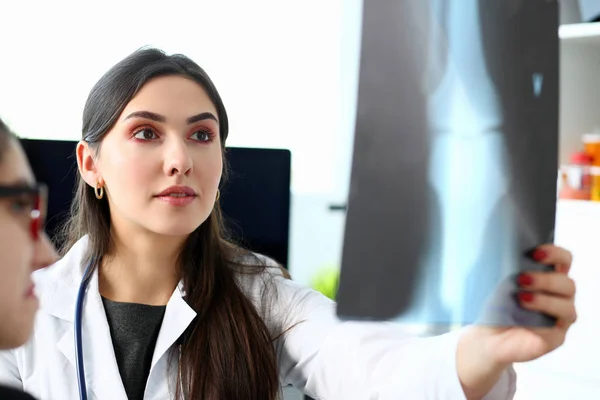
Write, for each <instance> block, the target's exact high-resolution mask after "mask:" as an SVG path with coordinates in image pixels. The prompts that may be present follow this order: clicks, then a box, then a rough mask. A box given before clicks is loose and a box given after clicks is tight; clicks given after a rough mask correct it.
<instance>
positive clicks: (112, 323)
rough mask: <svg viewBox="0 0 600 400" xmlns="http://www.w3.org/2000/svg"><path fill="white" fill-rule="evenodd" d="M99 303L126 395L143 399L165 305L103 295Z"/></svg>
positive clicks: (135, 398)
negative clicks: (107, 297)
mask: <svg viewBox="0 0 600 400" xmlns="http://www.w3.org/2000/svg"><path fill="white" fill-rule="evenodd" d="M102 302H103V303H104V310H105V311H106V319H107V320H108V326H109V327H110V336H111V339H112V343H113V347H114V350H115V357H116V359H117V365H118V366H119V373H120V374H121V380H122V381H123V386H124V387H125V393H127V398H128V399H129V400H142V399H143V398H144V391H145V389H146V382H147V380H148V374H149V373H150V366H151V364H152V355H153V354H154V348H155V347H156V339H157V338H158V332H159V331H160V327H161V325H162V320H163V317H164V316H165V310H166V308H167V307H166V306H149V305H146V304H136V303H121V302H116V301H112V300H109V299H106V298H104V297H103V298H102ZM2 398H3V397H1V396H0V399H2Z"/></svg>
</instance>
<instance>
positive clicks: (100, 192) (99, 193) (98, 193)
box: [94, 182, 104, 200]
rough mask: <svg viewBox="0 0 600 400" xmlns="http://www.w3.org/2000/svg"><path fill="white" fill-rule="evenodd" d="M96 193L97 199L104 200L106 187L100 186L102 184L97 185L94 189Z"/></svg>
mask: <svg viewBox="0 0 600 400" xmlns="http://www.w3.org/2000/svg"><path fill="white" fill-rule="evenodd" d="M94 193H95V194H96V198H97V199H98V200H102V198H103V197H104V187H102V186H100V182H98V183H97V184H96V187H95V188H94Z"/></svg>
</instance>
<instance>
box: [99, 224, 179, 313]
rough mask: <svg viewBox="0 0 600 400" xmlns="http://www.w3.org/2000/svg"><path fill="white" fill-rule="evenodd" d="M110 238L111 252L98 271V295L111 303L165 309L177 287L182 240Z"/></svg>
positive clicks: (148, 237)
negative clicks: (147, 305) (138, 304)
mask: <svg viewBox="0 0 600 400" xmlns="http://www.w3.org/2000/svg"><path fill="white" fill-rule="evenodd" d="M124 237H125V236H124V235H123V236H119V235H116V234H113V244H114V246H113V251H112V253H111V254H110V255H107V256H105V257H104V259H103V260H102V263H101V265H100V267H99V271H98V274H99V276H98V281H99V289H100V294H101V295H102V296H104V297H106V298H108V299H110V300H114V301H121V302H128V303H140V304H149V305H165V304H167V302H168V301H169V299H170V298H171V295H172V294H173V291H174V290H175V288H176V287H177V284H178V283H179V279H180V278H179V276H180V275H179V269H178V266H177V259H178V256H179V254H180V252H181V249H182V248H183V245H184V243H185V238H180V237H168V236H159V235H155V234H139V235H129V236H128V239H127V240H123V238H124Z"/></svg>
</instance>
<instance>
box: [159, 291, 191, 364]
mask: <svg viewBox="0 0 600 400" xmlns="http://www.w3.org/2000/svg"><path fill="white" fill-rule="evenodd" d="M194 318H196V312H195V311H194V310H193V309H192V307H190V306H189V304H188V303H187V302H186V301H185V300H184V299H183V288H182V284H179V286H178V287H177V288H175V291H174V292H173V294H172V295H171V298H170V299H169V302H168V303H167V308H166V310H165V316H164V319H163V323H162V325H161V327H160V331H159V333H158V338H157V340H156V347H155V348H154V354H153V355H152V367H151V369H150V374H152V370H153V369H154V366H155V365H156V364H157V363H158V361H159V360H160V358H161V357H162V356H163V355H164V354H165V353H166V352H167V351H168V350H169V349H170V348H171V346H172V345H173V343H175V342H176V341H177V340H178V339H179V337H180V336H181V335H182V334H183V332H185V330H186V329H187V327H188V326H189V325H190V324H191V323H192V321H193V320H194Z"/></svg>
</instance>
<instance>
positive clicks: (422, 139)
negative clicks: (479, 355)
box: [337, 0, 559, 326]
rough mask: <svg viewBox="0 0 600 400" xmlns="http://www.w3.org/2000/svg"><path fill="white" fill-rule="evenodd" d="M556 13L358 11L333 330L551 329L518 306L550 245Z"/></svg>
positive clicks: (377, 7)
mask: <svg viewBox="0 0 600 400" xmlns="http://www.w3.org/2000/svg"><path fill="white" fill-rule="evenodd" d="M558 40H559V39H558V4H557V2H556V1H551V0H550V1H549V0H395V1H371V0H366V1H365V2H364V7H363V27H362V44H361V62H360V74H359V88H358V106H357V115H356V127H355V134H354V138H355V139H354V151H353V165H352V176H351V184H350V185H351V186H350V194H349V198H348V208H347V219H346V227H345V236H344V248H343V254H342V266H341V277H340V286H339V290H338V295H337V301H338V316H339V317H340V318H342V319H363V320H395V321H399V322H408V323H416V324H430V325H444V326H446V325H456V324H471V323H479V324H486V325H493V326H512V325H523V326H548V325H552V324H553V323H554V320H553V319H552V318H550V317H548V316H545V315H543V314H540V313H536V312H531V311H525V310H523V309H522V308H521V307H519V305H518V303H517V301H516V291H517V285H516V277H517V275H518V274H519V272H521V271H524V270H544V269H546V268H548V267H545V266H541V265H539V264H536V263H534V262H532V261H530V259H529V258H528V257H526V256H525V254H526V253H527V251H528V250H531V249H533V248H534V247H536V246H537V245H539V244H542V243H547V242H551V241H552V240H553V229H554V221H555V207H556V177H557V169H558V161H557V158H558V63H559V59H558V56H559V54H558V46H559V42H558Z"/></svg>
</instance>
